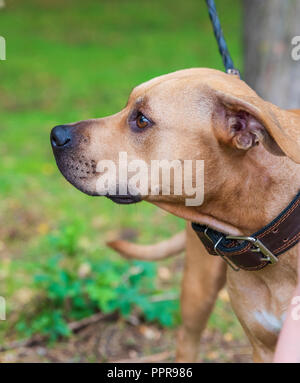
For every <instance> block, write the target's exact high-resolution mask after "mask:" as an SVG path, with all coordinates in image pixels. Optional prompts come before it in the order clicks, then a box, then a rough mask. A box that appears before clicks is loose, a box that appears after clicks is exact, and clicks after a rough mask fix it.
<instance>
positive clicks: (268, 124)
mask: <svg viewBox="0 0 300 383" xmlns="http://www.w3.org/2000/svg"><path fill="white" fill-rule="evenodd" d="M215 96H216V100H215V110H214V114H213V127H214V129H215V133H216V136H217V138H218V139H219V141H220V142H223V143H224V144H226V145H229V146H232V147H234V148H237V149H240V150H248V149H250V148H252V147H253V146H255V145H258V144H259V143H261V144H263V145H264V147H265V148H266V149H267V150H268V151H269V152H271V153H272V154H275V155H279V156H280V155H286V156H288V157H289V158H290V159H292V160H293V161H294V162H296V163H300V114H298V113H297V112H296V111H287V110H283V109H280V108H278V107H276V106H275V105H273V104H271V103H269V102H266V101H264V100H262V99H261V98H260V97H258V96H257V95H256V94H255V93H254V92H253V93H252V94H251V96H248V95H245V93H244V94H242V95H234V96H233V95H231V94H225V93H222V92H219V91H215Z"/></svg>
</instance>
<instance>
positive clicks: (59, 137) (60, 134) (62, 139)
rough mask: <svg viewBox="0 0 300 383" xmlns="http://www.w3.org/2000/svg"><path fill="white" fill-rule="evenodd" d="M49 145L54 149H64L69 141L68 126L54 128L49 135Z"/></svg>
mask: <svg viewBox="0 0 300 383" xmlns="http://www.w3.org/2000/svg"><path fill="white" fill-rule="evenodd" d="M50 139H51V144H52V146H54V147H57V146H58V147H64V146H66V145H67V144H68V143H69V142H70V141H71V131H70V126H68V125H58V126H55V127H54V128H53V129H52V131H51V134H50Z"/></svg>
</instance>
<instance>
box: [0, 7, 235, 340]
mask: <svg viewBox="0 0 300 383" xmlns="http://www.w3.org/2000/svg"><path fill="white" fill-rule="evenodd" d="M216 3H217V7H218V11H219V14H220V18H221V21H222V25H223V29H224V32H225V36H226V38H227V40H228V43H229V46H230V51H231V54H232V56H233V58H234V60H235V63H236V66H237V67H239V68H241V66H242V57H241V43H240V37H241V28H240V27H241V10H240V1H237V0H226V1H221V0H218V1H216ZM0 35H1V36H4V37H5V38H6V42H7V60H6V61H1V62H0V115H1V120H0V156H1V161H0V192H1V201H0V217H1V227H0V265H1V266H0V295H2V296H4V297H5V298H6V301H7V310H8V312H7V320H6V321H1V322H0V340H1V343H2V344H4V345H5V344H6V343H7V342H8V341H11V340H14V339H20V338H24V337H30V336H32V335H34V334H41V333H42V334H45V335H46V336H47V337H48V338H49V339H50V340H51V341H56V340H58V339H59V338H61V337H62V336H70V331H69V330H68V325H67V323H68V322H70V321H72V320H78V319H81V318H83V317H85V316H89V315H92V314H93V313H95V312H97V311H99V310H100V311H103V312H111V311H115V310H116V311H117V312H120V313H121V317H125V318H126V317H128V315H131V314H132V313H133V312H134V313H137V314H136V315H138V316H139V317H141V318H142V320H143V321H146V322H150V323H155V324H157V325H159V326H163V327H164V326H176V325H177V324H178V323H179V321H180V316H179V314H178V300H177V297H178V290H179V284H180V275H181V268H182V261H183V259H182V258H180V259H179V260H177V261H175V262H174V261H168V262H163V263H161V264H159V265H157V264H145V263H142V262H139V263H129V262H126V261H124V260H121V259H120V258H119V256H118V255H117V254H115V253H113V251H111V250H109V249H108V248H106V247H105V241H106V240H107V239H108V238H112V237H116V236H118V235H123V236H124V235H125V236H127V237H130V238H131V237H132V238H133V240H137V241H139V242H140V243H150V242H155V241H159V240H161V239H163V238H167V237H169V236H171V235H172V234H174V233H175V232H177V231H179V230H181V229H183V228H184V221H183V220H180V219H178V218H175V217H172V216H170V215H167V214H165V213H164V212H162V211H160V210H158V209H157V208H155V207H153V206H150V205H149V204H146V203H142V204H138V205H137V206H134V205H133V206H118V205H115V204H113V202H111V201H109V200H107V199H105V198H91V197H88V196H86V195H84V194H82V193H80V192H79V191H77V190H76V189H75V188H73V187H72V186H71V185H70V184H68V183H67V182H66V180H65V179H64V178H63V177H62V176H61V174H60V173H59V172H58V169H57V167H56V164H55V161H54V158H53V155H52V150H51V147H50V143H49V133H50V130H51V128H52V127H53V126H55V125H57V124H61V123H68V122H72V121H77V120H82V119H88V118H94V117H102V116H105V115H109V114H111V113H116V112H117V111H119V110H120V109H121V108H122V107H123V106H124V105H125V104H126V101H127V97H128V95H129V92H130V91H131V89H132V88H133V87H134V86H136V85H137V84H139V83H141V82H144V81H147V80H149V79H151V78H152V77H155V76H158V75H161V74H164V73H168V72H172V71H175V70H178V69H183V68H189V67H212V68H217V69H220V70H223V65H222V62H221V58H220V55H219V52H218V49H217V46H216V42H215V40H214V36H213V33H212V29H211V25H210V21H209V18H208V14H207V9H206V6H205V2H204V0H186V1H180V0H173V1H171V0H151V1H146V0H139V1H137V0H101V1H100V0H99V1H96V0H85V1H80V0H72V1H71V0H65V1H63V2H62V1H58V0H44V1H43V0H39V1H38V0H28V1H26V2H25V1H21V0H6V2H5V7H4V8H2V9H0ZM132 270H133V272H132ZM161 270H164V271H165V274H163V273H162V272H161ZM166 270H167V272H166ZM168 270H169V272H170V271H171V272H170V274H171V277H170V276H169V277H166V275H168ZM126 273H127V274H126ZM124 275H129V279H127V282H124V279H122V278H123V277H124ZM160 275H165V277H163V278H160ZM168 294H169V295H170V294H171V296H172V298H171V299H169V298H168V296H169V295H168ZM172 294H173V295H172ZM153 296H161V297H162V299H158V300H155V299H154V300H153V299H152V298H153ZM165 296H166V297H165ZM164 297H165V298H164ZM174 297H175V298H174ZM227 300H228V299H227V298H226V296H225V298H224V299H223V300H222V299H221V300H219V301H218V303H217V309H216V311H215V313H214V314H213V316H212V318H211V320H210V328H211V329H213V330H216V331H221V333H222V334H225V335H226V336H227V338H228V341H230V340H231V338H232V339H235V338H239V337H240V334H241V331H240V328H239V326H238V325H237V324H236V321H235V319H234V318H233V317H232V315H231V311H230V308H229V307H228V303H227ZM153 301H154V302H155V301H159V302H160V303H159V305H157V304H154V303H153ZM151 302H152V303H151ZM160 328H161V327H160ZM228 334H229V335H228ZM230 334H232V337H231V336H230Z"/></svg>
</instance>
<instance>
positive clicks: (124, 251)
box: [107, 230, 186, 261]
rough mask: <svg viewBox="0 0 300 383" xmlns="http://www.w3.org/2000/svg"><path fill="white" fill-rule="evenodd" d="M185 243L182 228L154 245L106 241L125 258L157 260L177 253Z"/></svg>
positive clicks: (184, 234)
mask: <svg viewBox="0 0 300 383" xmlns="http://www.w3.org/2000/svg"><path fill="white" fill-rule="evenodd" d="M185 243H186V232H185V230H184V231H181V232H179V233H177V234H175V235H174V236H173V237H171V238H169V239H167V240H165V241H162V242H159V243H156V244H154V245H137V244H135V243H131V242H128V241H124V240H121V239H120V240H115V241H110V242H107V245H108V246H109V247H111V248H112V249H114V250H116V251H117V252H118V253H120V254H121V255H122V256H124V257H125V258H129V259H141V260H144V261H158V260H160V259H164V258H168V257H171V256H172V255H177V254H179V253H180V252H181V251H183V250H184V249H185Z"/></svg>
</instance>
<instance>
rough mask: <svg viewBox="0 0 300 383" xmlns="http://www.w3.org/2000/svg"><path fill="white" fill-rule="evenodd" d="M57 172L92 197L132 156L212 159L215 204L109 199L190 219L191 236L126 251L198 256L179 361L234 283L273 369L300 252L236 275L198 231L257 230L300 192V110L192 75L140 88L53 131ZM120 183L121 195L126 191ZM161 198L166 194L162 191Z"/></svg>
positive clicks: (188, 263) (230, 80)
mask: <svg viewBox="0 0 300 383" xmlns="http://www.w3.org/2000/svg"><path fill="white" fill-rule="evenodd" d="M51 143H52V147H53V151H54V155H55V159H56V162H57V165H58V167H59V169H60V171H61V172H62V174H63V175H64V176H65V177H66V179H67V180H68V181H69V182H70V183H71V184H73V185H74V186H75V187H76V188H78V189H79V190H81V191H83V192H84V193H86V194H89V195H103V194H105V193H104V192H103V190H99V185H98V184H97V179H98V178H99V175H100V173H99V171H98V168H97V163H98V162H99V161H101V160H102V159H105V160H111V161H113V162H116V163H117V161H118V155H119V153H120V152H126V153H127V155H128V158H129V159H133V160H135V159H139V160H143V161H144V162H146V163H149V164H150V162H151V160H152V159H158V160H161V159H168V160H180V161H182V160H186V159H189V160H193V161H196V160H204V180H205V182H204V202H203V203H202V205H201V206H186V205H185V199H186V198H187V197H188V196H187V195H185V193H184V191H183V193H182V194H181V195H175V194H174V193H173V194H170V195H162V194H157V195H153V194H151V193H150V181H151V180H150V179H149V188H148V190H149V193H144V194H143V195H131V194H130V193H129V192H128V193H123V195H120V194H119V193H115V194H113V193H106V194H107V197H108V198H110V199H111V200H113V201H114V202H116V203H120V204H128V203H138V202H140V201H142V200H143V201H148V202H151V203H153V204H155V205H156V206H158V207H160V208H162V209H164V210H166V211H168V212H170V213H172V214H174V215H176V216H179V217H181V218H184V219H186V220H187V230H186V232H185V233H179V234H176V235H175V236H174V237H173V238H171V239H170V240H166V241H164V242H162V243H159V244H156V245H150V246H139V245H136V244H130V243H128V242H125V241H114V242H112V243H110V246H111V247H113V248H114V249H116V250H117V251H119V252H120V253H122V254H124V255H125V256H127V257H129V258H140V259H147V260H156V259H161V258H164V257H167V256H170V255H173V254H176V253H178V252H180V251H182V250H183V249H184V248H185V247H186V258H185V269H184V277H183V283H182V294H181V309H182V321H183V325H182V327H181V329H180V331H179V341H178V347H177V361H189V362H190V361H194V360H195V358H196V355H197V347H198V342H199V338H200V335H201V332H202V330H203V329H204V328H205V325H206V322H207V319H208V317H209V315H210V312H211V310H212V308H213V306H214V302H215V300H216V298H217V295H218V292H219V290H220V289H221V288H222V287H223V286H224V284H225V281H226V280H227V287H228V291H229V295H230V299H231V303H232V307H233V309H234V311H235V313H236V315H237V317H238V318H239V320H240V322H241V324H242V326H243V328H244V330H245V333H246V335H247V336H248V338H249V340H250V342H251V344H252V347H253V358H254V361H272V358H273V352H274V348H275V345H276V341H277V336H278V333H279V331H280V325H281V324H282V320H283V318H284V315H285V311H286V309H287V307H288V304H289V301H290V299H291V296H292V293H293V290H294V287H295V285H296V282H297V272H296V270H297V267H296V265H297V246H298V245H297V246H293V247H292V248H290V249H289V250H288V251H286V252H285V253H284V254H282V255H280V258H279V262H277V263H276V265H269V266H267V267H265V268H263V269H262V270H259V271H246V270H240V271H239V272H238V273H237V272H235V271H234V270H232V269H231V268H228V267H227V266H226V263H225V262H224V261H223V260H222V259H221V257H214V256H211V255H209V254H208V252H207V250H206V248H205V247H204V246H203V244H202V242H201V241H200V240H199V238H198V237H197V235H196V234H195V232H194V231H193V230H192V228H191V225H190V222H195V223H198V224H201V225H207V226H208V227H210V228H212V229H215V230H218V231H219V232H222V233H225V234H230V235H246V236H247V235H250V234H252V233H255V232H257V231H258V230H260V229H261V228H263V227H264V226H266V225H267V224H268V223H269V222H271V221H272V220H273V219H274V218H275V217H277V216H278V215H279V214H280V212H281V211H283V209H284V208H285V207H286V206H288V205H289V203H290V201H292V200H293V198H294V197H295V196H296V195H297V193H298V192H299V189H300V169H299V165H298V164H299V163H300V110H298V111H295V110H294V111H287V110H283V109H280V108H278V107H276V106H275V105H273V104H271V103H268V102H266V101H264V100H263V99H261V98H260V97H259V96H258V95H257V94H256V93H255V92H254V91H253V90H252V89H251V88H250V87H248V86H247V84H246V83H244V82H243V81H242V80H240V79H239V78H238V77H237V76H233V75H229V74H225V73H222V72H220V71H217V70H212V69H205V68H199V69H187V70H182V71H178V72H174V73H171V74H168V75H164V76H160V77H157V78H154V79H152V80H150V81H148V82H146V83H144V84H141V85H139V86H137V87H136V88H134V90H133V91H132V93H131V94H130V96H129V100H128V103H127V105H126V107H125V108H124V109H123V110H121V111H120V112H119V113H117V114H115V115H112V116H109V117H105V118H98V119H91V120H87V121H80V122H78V123H72V124H68V125H59V126H57V127H55V128H53V130H52V132H51ZM122 182H123V181H122V179H121V178H120V177H119V179H118V180H117V185H116V186H117V190H119V189H120V188H121V187H122ZM157 186H158V188H159V187H160V185H159V184H158V185H157Z"/></svg>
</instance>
